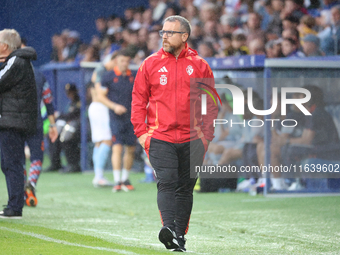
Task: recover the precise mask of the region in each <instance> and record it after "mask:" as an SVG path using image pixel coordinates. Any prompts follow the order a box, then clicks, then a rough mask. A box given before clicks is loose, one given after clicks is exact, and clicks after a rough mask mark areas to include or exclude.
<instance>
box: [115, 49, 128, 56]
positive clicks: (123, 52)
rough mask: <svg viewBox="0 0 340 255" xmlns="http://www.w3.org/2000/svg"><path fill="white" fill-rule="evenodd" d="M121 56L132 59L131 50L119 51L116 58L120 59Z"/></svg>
mask: <svg viewBox="0 0 340 255" xmlns="http://www.w3.org/2000/svg"><path fill="white" fill-rule="evenodd" d="M119 56H124V57H131V52H130V51H129V50H126V49H123V50H120V51H118V53H117V56H116V57H119Z"/></svg>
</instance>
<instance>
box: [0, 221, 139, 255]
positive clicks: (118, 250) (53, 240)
mask: <svg viewBox="0 0 340 255" xmlns="http://www.w3.org/2000/svg"><path fill="white" fill-rule="evenodd" d="M0 229H3V230H7V231H10V232H14V233H18V234H22V235H27V236H32V237H35V238H38V239H41V240H44V241H48V242H53V243H60V244H64V245H70V246H76V247H82V248H88V249H93V250H100V251H111V252H116V253H119V254H126V255H136V254H137V253H134V252H130V251H126V250H120V249H110V248H105V247H98V246H88V245H83V244H78V243H70V242H67V241H63V240H59V239H54V238H51V237H48V236H45V235H41V234H35V233H32V232H25V231H20V230H16V229H11V228H6V227H0Z"/></svg>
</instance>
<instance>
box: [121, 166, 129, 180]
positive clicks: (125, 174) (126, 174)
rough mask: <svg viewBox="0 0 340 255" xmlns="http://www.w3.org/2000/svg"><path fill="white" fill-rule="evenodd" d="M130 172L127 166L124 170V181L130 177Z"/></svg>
mask: <svg viewBox="0 0 340 255" xmlns="http://www.w3.org/2000/svg"><path fill="white" fill-rule="evenodd" d="M129 172H130V171H128V170H126V169H125V168H123V170H122V182H125V181H126V180H127V179H129Z"/></svg>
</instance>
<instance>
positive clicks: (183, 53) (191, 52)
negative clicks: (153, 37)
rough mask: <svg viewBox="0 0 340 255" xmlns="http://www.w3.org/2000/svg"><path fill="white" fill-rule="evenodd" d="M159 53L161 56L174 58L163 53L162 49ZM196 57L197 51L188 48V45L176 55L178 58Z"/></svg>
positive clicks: (167, 53)
mask: <svg viewBox="0 0 340 255" xmlns="http://www.w3.org/2000/svg"><path fill="white" fill-rule="evenodd" d="M159 52H160V53H161V54H162V55H165V57H173V58H174V57H175V56H174V55H172V54H170V53H169V52H166V51H164V49H163V47H162V48H161V49H160V50H159ZM194 55H197V51H195V50H193V49H191V48H189V46H188V43H185V48H184V49H183V50H182V51H181V53H180V54H179V55H178V58H185V57H188V56H194Z"/></svg>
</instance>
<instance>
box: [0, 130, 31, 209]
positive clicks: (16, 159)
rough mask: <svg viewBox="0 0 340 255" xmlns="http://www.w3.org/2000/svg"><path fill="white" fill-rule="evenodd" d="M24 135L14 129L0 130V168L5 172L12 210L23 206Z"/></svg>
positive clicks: (8, 205) (9, 205) (9, 203)
mask: <svg viewBox="0 0 340 255" xmlns="http://www.w3.org/2000/svg"><path fill="white" fill-rule="evenodd" d="M25 140H26V136H25V135H24V134H22V133H19V132H17V131H15V130H0V149H1V170H2V172H3V173H4V174H5V177H6V184H7V192H8V203H7V207H8V208H11V209H12V210H13V211H16V212H22V208H23V206H24V164H25V152H24V150H25Z"/></svg>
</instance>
